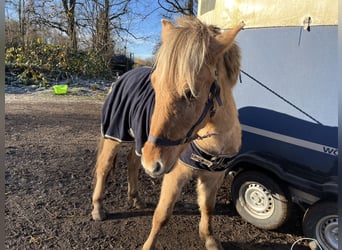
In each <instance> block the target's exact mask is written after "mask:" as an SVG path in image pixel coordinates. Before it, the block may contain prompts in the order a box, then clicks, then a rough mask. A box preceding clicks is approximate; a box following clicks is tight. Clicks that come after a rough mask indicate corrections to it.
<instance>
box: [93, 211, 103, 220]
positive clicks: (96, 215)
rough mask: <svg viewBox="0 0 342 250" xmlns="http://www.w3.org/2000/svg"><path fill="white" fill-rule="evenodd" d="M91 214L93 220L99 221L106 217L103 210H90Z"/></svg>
mask: <svg viewBox="0 0 342 250" xmlns="http://www.w3.org/2000/svg"><path fill="white" fill-rule="evenodd" d="M91 216H92V217H93V220H95V221H101V220H105V219H106V213H105V212H104V211H102V210H101V211H100V210H95V209H94V210H93V211H92V212H91Z"/></svg>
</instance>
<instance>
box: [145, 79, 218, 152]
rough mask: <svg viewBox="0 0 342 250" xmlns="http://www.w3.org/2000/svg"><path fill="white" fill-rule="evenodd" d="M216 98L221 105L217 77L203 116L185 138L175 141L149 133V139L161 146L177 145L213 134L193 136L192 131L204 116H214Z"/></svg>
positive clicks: (211, 88)
mask: <svg viewBox="0 0 342 250" xmlns="http://www.w3.org/2000/svg"><path fill="white" fill-rule="evenodd" d="M214 99H216V101H217V103H218V105H219V106H221V105H222V100H221V98H220V86H219V85H218V84H217V80H216V79H215V80H214V82H213V83H212V85H211V87H210V92H209V96H208V101H207V102H206V104H205V107H204V110H203V112H202V114H201V116H200V117H199V119H198V120H197V122H196V123H195V124H194V125H193V126H192V127H191V128H190V130H189V132H188V133H187V134H186V136H185V138H182V139H179V140H175V141H174V140H169V139H166V138H161V137H155V136H153V135H149V136H148V138H147V140H148V141H150V142H153V143H154V144H156V145H159V146H177V145H181V144H184V143H188V142H191V141H193V140H196V139H204V138H207V137H209V136H211V135H212V134H207V135H204V136H199V135H194V136H192V133H193V132H194V130H195V128H196V127H197V126H198V125H199V124H200V123H201V122H202V121H203V120H204V118H205V117H206V116H207V114H208V113H210V117H213V116H214V114H215V111H216V110H215V108H214Z"/></svg>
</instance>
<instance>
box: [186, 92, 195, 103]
mask: <svg viewBox="0 0 342 250" xmlns="http://www.w3.org/2000/svg"><path fill="white" fill-rule="evenodd" d="M184 96H185V98H186V99H187V100H188V101H190V102H192V101H194V100H195V96H194V95H193V94H192V92H191V90H190V89H186V90H185V91H184Z"/></svg>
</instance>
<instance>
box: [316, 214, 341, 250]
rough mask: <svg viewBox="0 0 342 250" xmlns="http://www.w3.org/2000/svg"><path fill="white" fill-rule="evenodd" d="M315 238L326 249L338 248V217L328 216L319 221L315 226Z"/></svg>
mask: <svg viewBox="0 0 342 250" xmlns="http://www.w3.org/2000/svg"><path fill="white" fill-rule="evenodd" d="M316 236H317V240H318V242H319V243H320V244H321V245H323V246H328V249H337V247H338V216H336V215H329V216H325V217H323V218H322V219H320V220H319V221H318V223H317V225H316Z"/></svg>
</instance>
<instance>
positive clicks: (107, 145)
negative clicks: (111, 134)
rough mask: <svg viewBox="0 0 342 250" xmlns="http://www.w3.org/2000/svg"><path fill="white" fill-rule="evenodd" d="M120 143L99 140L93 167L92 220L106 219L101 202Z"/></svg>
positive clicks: (103, 139)
mask: <svg viewBox="0 0 342 250" xmlns="http://www.w3.org/2000/svg"><path fill="white" fill-rule="evenodd" d="M119 146H120V143H119V142H117V141H113V140H110V139H105V138H101V139H100V143H99V147H98V154H97V160H96V166H95V175H94V192H93V211H92V213H91V215H92V217H93V220H104V219H105V218H106V213H105V210H104V209H103V205H102V200H103V195H104V192H105V188H106V181H107V177H108V174H109V172H110V170H111V169H112V167H113V166H114V164H115V157H116V155H117V153H118V150H119Z"/></svg>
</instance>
